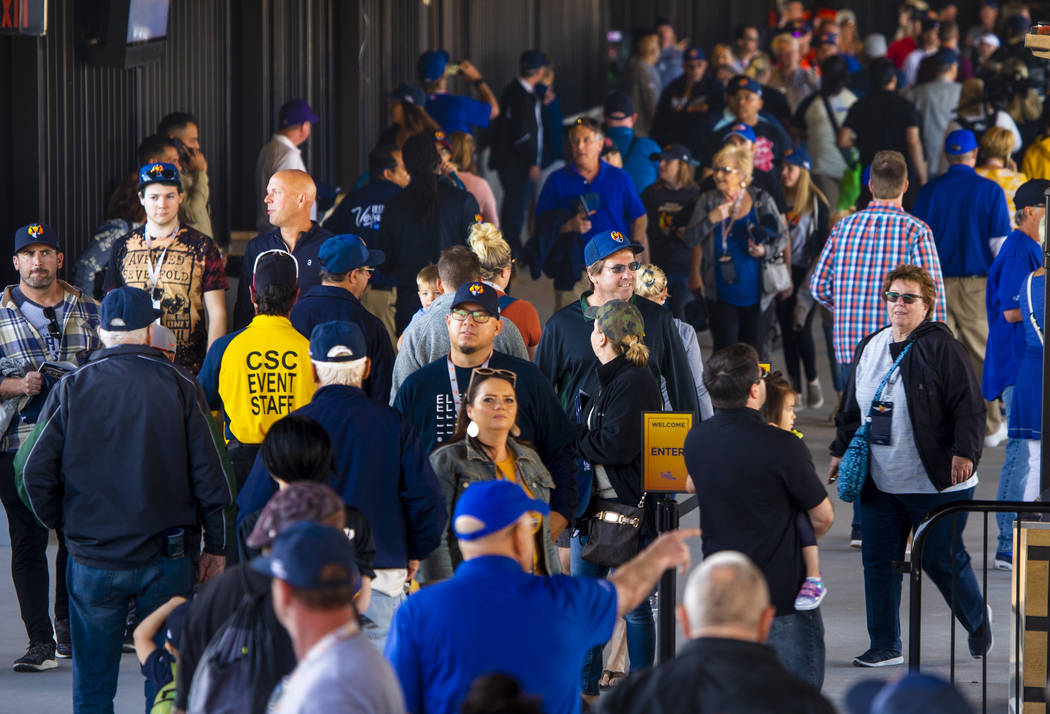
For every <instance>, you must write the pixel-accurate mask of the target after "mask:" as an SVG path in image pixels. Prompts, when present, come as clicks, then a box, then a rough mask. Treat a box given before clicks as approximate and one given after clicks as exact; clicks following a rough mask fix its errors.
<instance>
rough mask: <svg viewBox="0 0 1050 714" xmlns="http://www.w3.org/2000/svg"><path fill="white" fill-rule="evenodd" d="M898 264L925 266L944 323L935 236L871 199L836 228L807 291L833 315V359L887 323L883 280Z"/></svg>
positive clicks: (843, 358) (848, 355)
mask: <svg viewBox="0 0 1050 714" xmlns="http://www.w3.org/2000/svg"><path fill="white" fill-rule="evenodd" d="M901 264H909V265H918V266H919V267H922V268H925V269H926V270H927V271H928V272H929V273H930V276H931V277H932V278H933V282H934V285H935V286H936V288H937V302H936V303H935V304H934V308H933V315H932V316H931V317H932V319H934V320H944V316H945V309H944V281H943V279H942V278H941V261H940V258H938V257H937V245H936V243H934V241H933V233H932V232H931V231H930V227H929V226H927V225H926V224H925V223H923V222H922V221H920V220H919V219H918V218H915V217H914V216H912V215H909V214H908V213H907V212H905V211H904V209H903V208H901V207H900V206H898V205H897V204H895V203H890V202H889V201H877V200H876V201H872V202H871V203H869V204H868V207H867V208H865V209H864V210H863V211H859V212H857V213H854V214H853V215H851V216H847V217H846V218H843V219H842V220H841V221H839V222H838V223H836V224H835V227H834V228H833V229H832V231H831V235H830V236H829V237H828V242H827V244H826V245H825V246H824V250H823V251H822V252H821V254H820V258H819V259H818V260H817V266H816V268H815V269H814V270H813V277H812V278H811V279H810V281H809V289H810V291H811V292H812V293H813V297H814V298H815V299H816V301H817V302H819V303H820V304H821V305H823V306H824V307H826V308H827V309H828V310H830V311H831V312H832V314H834V316H835V359H836V360H837V361H838V362H840V363H842V364H849V363H850V362H852V361H853V351H854V349H856V347H857V345H858V344H859V343H860V341H861V340H863V339H864V338H865V337H867V336H868V335H869V334H871V333H872V332H875V331H876V330H878V329H879V328H882V327H885V325H886V323H887V317H886V304H885V303H884V302H883V300H882V280H883V278H885V277H886V274H887V273H889V272H890V271H891V270H893V269H894V268H896V267H897V266H898V265H901Z"/></svg>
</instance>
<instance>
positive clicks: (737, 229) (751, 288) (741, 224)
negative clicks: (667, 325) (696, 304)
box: [714, 208, 762, 307]
mask: <svg viewBox="0 0 1050 714" xmlns="http://www.w3.org/2000/svg"><path fill="white" fill-rule="evenodd" d="M755 221H756V218H755V209H754V208H752V209H751V211H750V212H748V214H747V215H746V216H744V217H743V218H741V219H740V220H738V221H734V222H733V226H732V228H730V229H729V236H728V237H727V238H726V240H725V247H724V248H723V246H722V229H721V228H719V227H716V228H715V235H714V241H715V287H716V288H717V289H718V299H719V301H721V302H726V303H729V304H730V305H737V306H739V307H748V306H750V305H756V304H758V301H759V300H760V299H761V297H762V291H761V277H762V275H761V265H762V264H761V261H759V260H758V259H757V258H752V257H751V254H750V253H748V252H747V240H748V238H749V237H750V235H751V234H750V232H749V231H748V227H747V226H748V223H754V222H755ZM723 255H729V256H730V257H731V258H732V259H733V260H732V264H733V269H734V270H735V272H736V280H734V281H733V282H732V283H727V282H726V281H725V279H724V277H723V276H724V273H723V270H724V268H723V267H722V266H723V265H724V263H722V261H721V260H720V259H721V257H722V256H723Z"/></svg>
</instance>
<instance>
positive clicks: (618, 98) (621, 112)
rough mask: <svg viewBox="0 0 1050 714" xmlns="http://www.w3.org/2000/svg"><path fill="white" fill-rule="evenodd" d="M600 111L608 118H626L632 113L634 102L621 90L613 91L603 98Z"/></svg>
mask: <svg viewBox="0 0 1050 714" xmlns="http://www.w3.org/2000/svg"><path fill="white" fill-rule="evenodd" d="M602 111H603V112H604V113H605V116H607V117H609V118H610V119H626V118H627V117H629V116H631V115H632V114H634V112H635V110H634V102H632V101H631V98H630V97H628V96H627V95H626V94H624V93H623V92H613V93H611V94H610V95H609V96H607V97H606V98H605V104H604V105H602Z"/></svg>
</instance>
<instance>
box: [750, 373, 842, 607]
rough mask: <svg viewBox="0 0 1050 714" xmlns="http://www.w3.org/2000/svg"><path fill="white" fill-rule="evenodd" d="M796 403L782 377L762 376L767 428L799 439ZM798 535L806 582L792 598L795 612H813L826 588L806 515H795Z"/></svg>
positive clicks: (794, 395)
mask: <svg viewBox="0 0 1050 714" xmlns="http://www.w3.org/2000/svg"><path fill="white" fill-rule="evenodd" d="M797 402H798V395H797V394H796V393H795V390H794V388H793V387H792V386H791V382H789V381H788V380H787V379H785V378H784V375H783V374H781V373H780V372H773V373H771V374H770V375H769V376H768V377H766V403H765V404H763V405H762V418H763V419H765V420H766V421H767V422H769V424H770V425H771V426H775V427H777V428H779V429H783V430H784V431H790V432H791V433H792V434H794V435H795V436H797V437H798V438H800V439H801V438H802V432H800V431H798V430H797V429H795V405H796V403H797ZM798 532H799V536H800V537H801V540H802V562H803V563H805V565H806V580H805V582H803V583H802V587H801V589H799V591H798V597H796V598H795V609H796V610H815V609H817V607H818V606H819V605H820V603H821V601H822V600H824V596H825V595H826V594H827V589H826V588H825V587H824V578H823V577H821V575H820V553H819V551H818V550H817V535H816V533H815V532H814V531H813V524H812V523H810V520H809V515H808V514H806V513H799V514H798Z"/></svg>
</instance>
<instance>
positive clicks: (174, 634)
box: [164, 600, 190, 649]
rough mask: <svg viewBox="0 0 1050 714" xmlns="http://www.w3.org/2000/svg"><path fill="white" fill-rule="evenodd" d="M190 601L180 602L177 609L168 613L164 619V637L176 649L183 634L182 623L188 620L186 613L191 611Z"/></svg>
mask: <svg viewBox="0 0 1050 714" xmlns="http://www.w3.org/2000/svg"><path fill="white" fill-rule="evenodd" d="M189 609H190V601H189V600H187V601H186V602H180V603H179V604H178V605H176V606H175V609H174V610H172V611H171V612H169V613H168V618H167V619H166V620H164V639H166V640H167V641H168V642H170V643H171V646H172V647H174V648H175V649H178V648H179V637H180V636H181V635H182V623H183V622H185V621H186V613H187V612H189Z"/></svg>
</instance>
